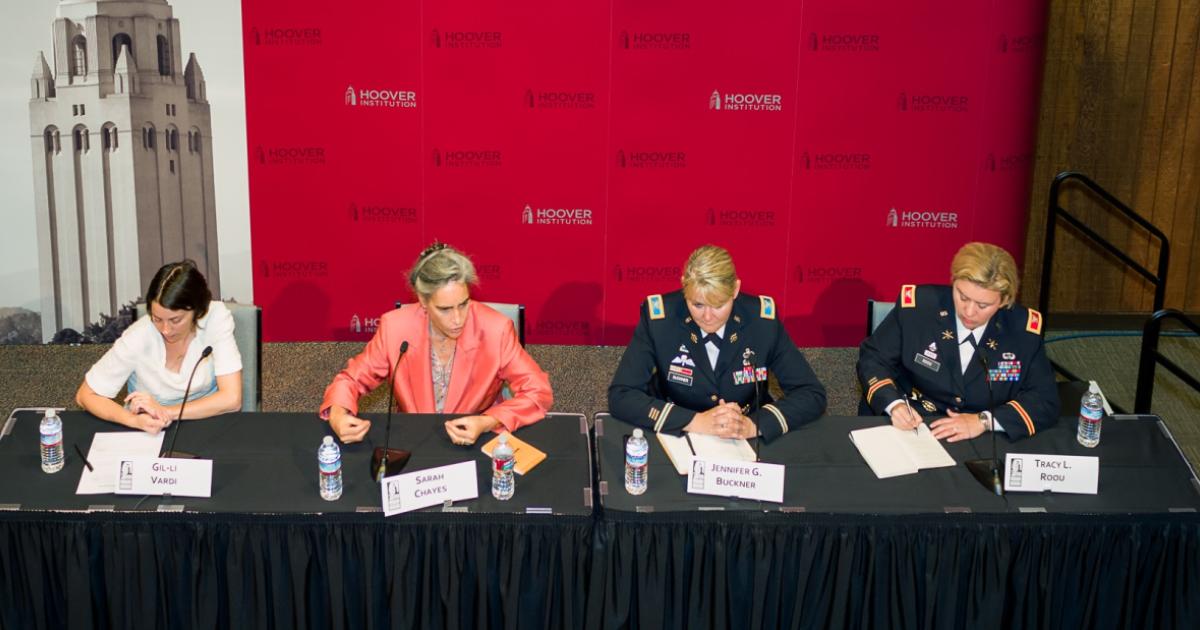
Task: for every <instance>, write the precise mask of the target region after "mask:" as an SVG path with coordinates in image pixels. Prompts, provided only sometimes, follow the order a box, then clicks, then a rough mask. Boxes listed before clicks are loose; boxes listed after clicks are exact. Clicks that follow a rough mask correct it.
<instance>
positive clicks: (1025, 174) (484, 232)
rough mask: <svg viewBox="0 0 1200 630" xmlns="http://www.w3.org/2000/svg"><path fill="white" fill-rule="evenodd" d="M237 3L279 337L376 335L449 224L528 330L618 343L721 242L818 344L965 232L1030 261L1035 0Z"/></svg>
mask: <svg viewBox="0 0 1200 630" xmlns="http://www.w3.org/2000/svg"><path fill="white" fill-rule="evenodd" d="M243 12H244V28H245V38H244V43H245V50H246V55H245V58H246V82H247V85H246V98H247V117H248V124H249V137H250V141H249V161H250V178H251V179H250V183H251V230H252V234H251V238H252V247H253V251H254V260H255V270H254V273H255V301H256V302H257V303H258V304H260V305H261V306H262V307H263V309H264V337H265V339H266V340H267V341H305V340H329V339H357V340H361V339H366V338H368V337H369V335H370V334H371V333H372V332H373V331H374V326H375V322H376V321H377V319H378V317H379V315H380V314H381V313H383V312H384V311H386V310H387V309H388V308H390V307H391V305H392V304H393V303H394V302H396V301H410V300H412V299H414V298H413V296H412V295H411V293H410V292H409V291H408V289H407V286H406V283H405V275H406V271H407V269H408V267H409V266H410V265H411V264H412V261H413V259H414V258H415V257H416V255H417V253H418V252H419V251H420V250H421V249H422V248H423V247H424V246H425V245H426V244H428V243H429V242H430V241H432V240H433V239H435V238H437V239H440V240H443V241H446V242H450V243H452V244H454V245H455V246H457V247H459V248H460V249H462V250H464V251H465V252H467V253H468V254H470V255H471V256H472V258H473V259H474V260H475V262H476V265H477V267H478V270H479V275H480V287H479V289H478V291H477V292H476V294H475V295H476V296H477V297H479V298H481V299H485V300H492V301H506V302H520V303H523V304H525V305H526V307H527V330H528V339H529V341H530V342H532V343H568V344H597V343H604V344H623V343H625V342H626V341H628V339H629V336H630V334H631V332H632V328H633V325H634V324H635V323H636V318H637V309H638V306H639V304H640V302H641V301H642V300H643V299H644V297H645V295H646V294H649V293H663V292H667V291H671V290H673V289H675V288H677V287H678V285H679V275H680V268H681V267H682V265H683V262H684V259H685V258H686V256H687V254H688V252H689V251H691V250H692V249H693V248H694V247H696V246H697V245H700V244H703V243H717V244H720V245H723V246H725V247H727V248H729V249H730V250H731V251H732V252H733V254H734V259H735V262H736V263H737V266H738V271H739V275H740V276H741V277H742V279H743V287H744V289H745V290H747V291H750V292H753V293H764V294H769V295H773V296H775V297H776V299H777V300H778V302H779V305H780V308H781V311H782V312H783V314H784V317H785V322H786V324H787V326H788V329H789V330H790V331H791V333H792V335H793V336H794V337H795V339H796V340H797V342H798V343H800V344H802V345H808V346H830V345H832V346H837V345H849V344H855V343H857V342H858V341H859V340H860V339H861V336H862V330H863V327H864V320H865V308H864V301H865V300H866V299H867V298H876V299H893V298H894V297H895V294H896V292H897V290H898V287H899V285H900V284H902V283H908V282H931V281H944V280H945V277H946V274H947V267H948V264H949V259H950V257H951V256H952V254H953V252H954V251H955V250H956V249H957V248H958V247H959V246H961V245H962V244H963V243H965V242H967V241H970V240H985V241H989V242H994V243H997V244H999V245H1001V246H1003V247H1006V248H1008V249H1009V251H1011V252H1012V253H1013V254H1014V256H1015V257H1016V258H1017V259H1018V260H1020V259H1021V258H1022V256H1021V254H1022V252H1021V248H1022V244H1023V236H1024V229H1025V221H1026V208H1025V202H1026V201H1025V200H1027V199H1028V193H1029V182H1030V168H1031V164H1032V160H1031V155H1032V147H1033V140H1034V125H1035V122H1036V106H1037V94H1038V89H1039V84H1040V76H1039V72H1040V62H1041V58H1042V43H1043V41H1044V28H1045V3H1044V2H1037V1H1026V2H1017V3H991V4H989V5H985V4H981V3H971V4H968V5H963V4H962V3H957V2H951V1H940V2H937V1H925V2H915V3H906V4H905V5H904V6H892V5H881V4H880V3H877V2H864V1H846V0H810V1H808V2H805V3H796V2H787V1H783V0H771V1H766V2H756V3H749V4H745V3H743V4H741V5H737V6H733V5H728V4H726V3H720V4H718V3H700V4H699V5H697V4H696V3H694V2H683V1H681V0H667V1H663V2H656V3H645V2H638V1H636V0H611V1H610V2H609V3H563V2H558V1H555V0H521V1H519V2H503V3H501V2H499V1H498V0H461V1H444V2H434V1H433V0H424V1H422V0H400V1H398V2H393V3H384V4H377V5H372V6H371V10H370V11H345V10H343V9H342V8H337V7H333V6H330V5H329V4H328V3H327V2H323V1H317V0H305V1H300V2H297V1H295V0H287V1H284V0H256V1H255V2H253V3H246V4H245V6H244V8H243Z"/></svg>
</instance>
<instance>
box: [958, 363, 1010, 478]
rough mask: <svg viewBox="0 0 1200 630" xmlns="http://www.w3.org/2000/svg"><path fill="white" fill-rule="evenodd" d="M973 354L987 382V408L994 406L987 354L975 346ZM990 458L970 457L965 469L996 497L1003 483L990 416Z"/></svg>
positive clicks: (994, 423)
mask: <svg viewBox="0 0 1200 630" xmlns="http://www.w3.org/2000/svg"><path fill="white" fill-rule="evenodd" d="M975 356H976V357H978V358H979V364H980V365H982V366H983V380H984V382H985V383H987V390H988V410H989V411H990V410H991V409H992V407H994V406H995V404H996V402H995V400H994V398H993V395H992V377H991V375H989V374H988V360H987V355H986V354H984V351H983V348H982V347H979V346H976V347H975ZM991 434H992V458H991V459H990V460H987V459H972V460H970V461H968V462H966V466H967V470H969V471H971V475H973V476H974V477H975V479H976V480H977V481H978V482H979V483H980V485H982V486H983V487H984V488H987V489H988V490H991V491H992V494H995V495H996V496H998V497H1002V496H1004V483H1003V481H1004V480H1003V478H1002V476H1001V473H1000V466H999V462H998V461H997V458H996V418H995V416H993V417H992V427H991Z"/></svg>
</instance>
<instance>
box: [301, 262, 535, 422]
mask: <svg viewBox="0 0 1200 630" xmlns="http://www.w3.org/2000/svg"><path fill="white" fill-rule="evenodd" d="M475 283H476V275H475V267H474V265H472V264H471V261H470V259H468V258H467V257H466V256H464V255H462V254H461V253H460V252H458V251H457V250H455V249H454V248H452V247H448V246H446V245H444V244H442V243H434V244H433V245H431V246H430V247H429V248H427V249H426V250H425V251H424V252H422V253H421V256H420V257H418V258H417V263H416V265H415V266H414V267H413V269H412V271H411V272H410V273H409V284H410V285H411V286H412V288H413V291H414V292H415V293H416V294H417V298H418V299H419V303H418V304H408V305H405V306H403V307H402V308H399V309H396V310H394V311H391V312H389V313H387V314H385V315H384V316H383V317H382V318H380V321H379V329H378V330H377V331H376V332H375V336H374V337H373V338H372V339H371V341H370V342H369V343H368V344H367V346H366V348H364V349H363V351H362V352H361V353H360V354H359V355H358V356H356V357H354V358H353V359H350V361H349V362H347V364H346V368H345V369H344V370H342V371H341V372H339V373H338V375H337V376H335V377H334V378H333V382H332V383H330V384H329V387H327V388H326V389H325V399H324V400H323V401H322V402H321V410H320V414H321V417H322V418H325V419H327V420H329V424H330V426H331V427H332V428H333V430H334V432H335V433H337V435H338V438H340V439H341V440H342V441H343V442H358V441H360V440H362V439H363V438H364V437H365V436H366V434H367V431H368V430H369V429H370V428H371V423H370V421H368V420H363V419H362V418H359V417H357V415H356V414H357V413H358V398H359V397H360V396H362V395H363V394H366V393H367V392H369V391H371V390H372V389H374V388H375V387H376V386H378V385H379V384H380V383H382V382H384V381H385V380H387V378H388V375H389V374H394V376H393V378H392V390H393V392H394V393H395V396H396V402H397V406H398V407H399V409H400V410H401V411H406V412H409V413H446V414H468V415H466V416H464V417H461V418H456V419H454V420H450V421H447V422H446V434H447V435H449V436H450V440H451V441H453V442H454V443H455V444H461V445H469V444H473V443H474V442H475V440H476V439H478V437H479V436H480V435H481V434H482V433H484V432H485V431H497V432H499V431H504V430H508V431H513V430H515V429H517V428H518V427H522V426H525V425H527V424H532V423H534V422H537V421H538V420H541V419H542V417H543V416H545V415H546V412H547V411H549V409H550V405H551V404H552V403H553V401H554V395H553V393H552V392H551V390H550V378H549V376H548V375H547V374H546V373H545V372H543V371H542V369H541V368H540V367H539V366H538V364H537V362H535V361H534V360H533V357H530V356H529V354H528V353H526V352H525V349H524V348H522V347H521V344H520V343H519V342H518V341H517V333H516V330H515V329H514V328H513V325H512V321H511V320H509V319H508V318H507V317H505V316H504V315H502V314H500V313H498V312H496V311H495V310H493V309H491V308H488V307H487V306H485V305H483V304H480V303H478V302H473V301H471V292H470V285H473V284H475ZM405 342H407V343H408V350H407V352H406V353H405V355H404V357H403V358H401V357H400V348H401V346H402V345H404V343H405ZM397 359H399V364H398V367H396V368H395V371H394V372H393V371H392V370H393V366H396V365H397V363H396V361H397ZM505 383H508V385H509V389H510V390H511V391H512V398H511V399H509V400H503V399H502V397H501V395H500V390H501V388H502V387H503V386H504V384H505Z"/></svg>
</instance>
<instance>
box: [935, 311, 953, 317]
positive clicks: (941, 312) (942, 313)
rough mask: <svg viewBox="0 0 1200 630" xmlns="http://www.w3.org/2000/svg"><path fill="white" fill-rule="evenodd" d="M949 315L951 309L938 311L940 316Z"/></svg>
mask: <svg viewBox="0 0 1200 630" xmlns="http://www.w3.org/2000/svg"><path fill="white" fill-rule="evenodd" d="M949 315H950V311H938V317H947V316H949Z"/></svg>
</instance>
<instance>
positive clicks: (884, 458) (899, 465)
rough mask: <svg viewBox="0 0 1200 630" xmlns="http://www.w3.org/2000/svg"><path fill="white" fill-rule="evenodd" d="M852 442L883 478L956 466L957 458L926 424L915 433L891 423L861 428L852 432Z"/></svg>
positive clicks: (869, 464)
mask: <svg viewBox="0 0 1200 630" xmlns="http://www.w3.org/2000/svg"><path fill="white" fill-rule="evenodd" d="M850 441H851V442H853V443H854V446H856V447H858V452H859V453H861V454H862V456H863V459H865V460H867V465H868V466H870V467H871V470H872V471H873V472H874V473H875V476H876V477H879V478H880V479H886V478H888V477H898V476H900V475H911V474H913V473H915V472H917V471H919V470H923V469H925V468H942V467H945V466H954V465H955V462H954V458H953V457H950V453H947V452H946V448H945V447H944V446H942V443H941V442H938V441H937V438H935V437H933V433H931V432H930V431H929V427H928V426H927V425H925V424H924V423H922V424H921V426H920V427H918V428H917V430H916V431H905V430H903V429H897V428H896V427H894V426H892V425H890V424H884V425H880V426H877V427H871V428H870V429H859V430H857V431H851V432H850Z"/></svg>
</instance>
